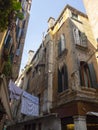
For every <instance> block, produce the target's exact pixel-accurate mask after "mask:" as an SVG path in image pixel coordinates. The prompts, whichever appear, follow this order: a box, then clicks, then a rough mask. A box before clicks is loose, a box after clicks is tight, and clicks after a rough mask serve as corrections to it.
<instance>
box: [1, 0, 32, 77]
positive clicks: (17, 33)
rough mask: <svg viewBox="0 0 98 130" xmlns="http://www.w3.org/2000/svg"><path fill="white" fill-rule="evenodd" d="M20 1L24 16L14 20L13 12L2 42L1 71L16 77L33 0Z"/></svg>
mask: <svg viewBox="0 0 98 130" xmlns="http://www.w3.org/2000/svg"><path fill="white" fill-rule="evenodd" d="M20 2H21V6H22V9H21V12H22V14H23V16H24V18H23V19H19V18H16V19H14V20H13V17H14V16H13V15H14V14H11V16H10V25H9V26H8V29H7V30H6V32H5V33H3V34H4V35H3V36H4V37H2V41H1V42H2V44H0V45H1V47H0V48H1V51H0V53H1V55H0V63H1V64H0V66H1V67H0V72H1V73H4V74H5V75H6V76H8V77H13V78H14V79H15V78H17V76H18V73H19V68H20V64H21V58H22V53H23V47H24V43H25V37H26V32H27V26H28V21H29V16H30V7H31V0H25V1H24V0H21V1H20ZM6 68H7V69H6ZM6 71H7V72H6Z"/></svg>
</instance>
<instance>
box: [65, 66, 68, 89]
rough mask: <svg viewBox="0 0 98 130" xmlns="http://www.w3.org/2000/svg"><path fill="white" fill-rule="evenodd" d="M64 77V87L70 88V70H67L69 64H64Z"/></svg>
mask: <svg viewBox="0 0 98 130" xmlns="http://www.w3.org/2000/svg"><path fill="white" fill-rule="evenodd" d="M64 78H65V80H64V81H65V82H64V85H65V86H64V89H68V71H67V66H66V65H64Z"/></svg>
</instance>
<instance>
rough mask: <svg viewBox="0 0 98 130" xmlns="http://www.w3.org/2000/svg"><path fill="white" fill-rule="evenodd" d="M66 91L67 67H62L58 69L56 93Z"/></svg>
mask: <svg viewBox="0 0 98 130" xmlns="http://www.w3.org/2000/svg"><path fill="white" fill-rule="evenodd" d="M66 89H68V72H67V66H66V65H64V66H63V67H62V68H61V69H58V92H63V91H64V90H66Z"/></svg>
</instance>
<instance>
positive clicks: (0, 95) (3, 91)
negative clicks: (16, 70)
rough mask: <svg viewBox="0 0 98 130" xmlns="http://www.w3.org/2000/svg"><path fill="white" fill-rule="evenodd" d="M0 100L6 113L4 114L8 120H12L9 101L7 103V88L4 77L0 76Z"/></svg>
mask: <svg viewBox="0 0 98 130" xmlns="http://www.w3.org/2000/svg"><path fill="white" fill-rule="evenodd" d="M0 100H1V102H2V104H3V106H4V109H5V111H6V114H7V115H8V118H9V119H10V120H12V113H11V108H10V104H9V103H10V101H9V93H8V87H7V83H6V79H5V76H4V75H1V76H0Z"/></svg>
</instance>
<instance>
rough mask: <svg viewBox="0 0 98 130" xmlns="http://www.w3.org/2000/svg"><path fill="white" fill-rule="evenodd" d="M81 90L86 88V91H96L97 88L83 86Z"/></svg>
mask: <svg viewBox="0 0 98 130" xmlns="http://www.w3.org/2000/svg"><path fill="white" fill-rule="evenodd" d="M81 90H85V91H89V92H96V89H95V88H86V87H82V88H81Z"/></svg>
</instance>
